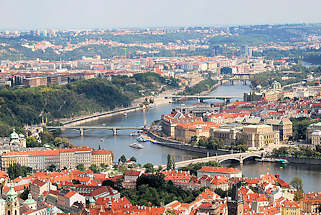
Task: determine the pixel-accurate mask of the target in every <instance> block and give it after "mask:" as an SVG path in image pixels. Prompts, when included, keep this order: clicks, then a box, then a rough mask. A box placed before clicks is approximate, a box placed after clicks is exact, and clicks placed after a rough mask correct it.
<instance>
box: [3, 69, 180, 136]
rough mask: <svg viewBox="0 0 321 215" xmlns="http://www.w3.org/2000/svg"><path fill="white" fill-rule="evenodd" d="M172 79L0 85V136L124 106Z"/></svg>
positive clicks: (174, 84) (123, 78)
mask: <svg viewBox="0 0 321 215" xmlns="http://www.w3.org/2000/svg"><path fill="white" fill-rule="evenodd" d="M175 87H178V84H177V82H176V80H175V79H165V78H163V77H161V76H160V75H158V74H155V73H145V74H136V75H134V76H133V77H127V76H117V77H113V78H112V80H111V81H109V80H107V79H100V78H96V79H90V80H82V81H77V82H73V83H70V84H68V85H65V86H56V85H54V86H46V87H33V88H26V87H15V88H6V87H2V88H0V136H4V135H8V133H9V132H10V129H11V128H12V127H22V126H23V125H25V124H29V125H30V124H37V123H40V122H41V121H42V119H45V118H47V119H48V120H52V119H57V118H63V117H72V116H75V115H80V114H88V113H92V112H98V111H107V110H111V109H114V108H115V107H127V106H129V105H130V104H131V102H132V101H133V100H134V99H135V98H138V97H141V96H144V95H152V94H153V93H157V92H159V91H160V90H162V89H164V88H175Z"/></svg>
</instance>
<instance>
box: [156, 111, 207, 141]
mask: <svg viewBox="0 0 321 215" xmlns="http://www.w3.org/2000/svg"><path fill="white" fill-rule="evenodd" d="M195 121H202V118H201V117H196V116H194V115H193V114H183V113H181V112H174V113H172V114H167V115H162V119H161V125H162V130H163V132H164V133H165V134H166V135H167V136H169V137H173V138H174V137H175V127H176V126H177V125H178V124H180V123H184V124H190V123H192V122H195Z"/></svg>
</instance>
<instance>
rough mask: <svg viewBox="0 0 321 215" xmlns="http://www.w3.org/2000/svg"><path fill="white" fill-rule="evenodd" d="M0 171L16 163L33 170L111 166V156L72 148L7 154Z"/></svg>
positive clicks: (3, 158) (110, 153)
mask: <svg viewBox="0 0 321 215" xmlns="http://www.w3.org/2000/svg"><path fill="white" fill-rule="evenodd" d="M0 160H1V169H3V170H7V169H8V168H9V166H10V165H12V164H14V163H17V164H20V165H22V166H29V167H31V168H32V169H34V170H38V171H40V170H46V169H47V168H48V167H49V166H51V165H55V166H56V168H57V169H63V168H68V169H74V168H75V167H76V166H77V165H78V164H84V166H85V167H86V168H88V167H89V166H90V165H91V164H96V165H100V164H101V163H104V164H105V165H111V164H112V162H113V154H112V152H111V151H107V150H97V151H95V150H92V149H91V148H72V149H58V150H42V151H26V152H7V153H3V154H2V155H1V157H0Z"/></svg>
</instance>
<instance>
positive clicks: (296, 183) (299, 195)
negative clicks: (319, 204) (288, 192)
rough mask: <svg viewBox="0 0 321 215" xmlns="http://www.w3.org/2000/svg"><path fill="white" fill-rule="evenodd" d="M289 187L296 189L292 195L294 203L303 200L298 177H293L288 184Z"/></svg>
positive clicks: (300, 181)
mask: <svg viewBox="0 0 321 215" xmlns="http://www.w3.org/2000/svg"><path fill="white" fill-rule="evenodd" d="M290 185H291V186H292V187H294V188H295V189H296V191H295V193H294V201H299V200H300V199H302V198H303V193H304V191H303V182H302V179H301V178H300V177H297V176H296V177H294V178H293V179H292V181H291V182H290Z"/></svg>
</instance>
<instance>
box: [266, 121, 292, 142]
mask: <svg viewBox="0 0 321 215" xmlns="http://www.w3.org/2000/svg"><path fill="white" fill-rule="evenodd" d="M265 124H267V125H271V126H272V127H273V130H274V131H279V133H280V141H287V140H289V138H290V137H292V135H293V131H292V122H291V121H290V120H289V119H267V120H265Z"/></svg>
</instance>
